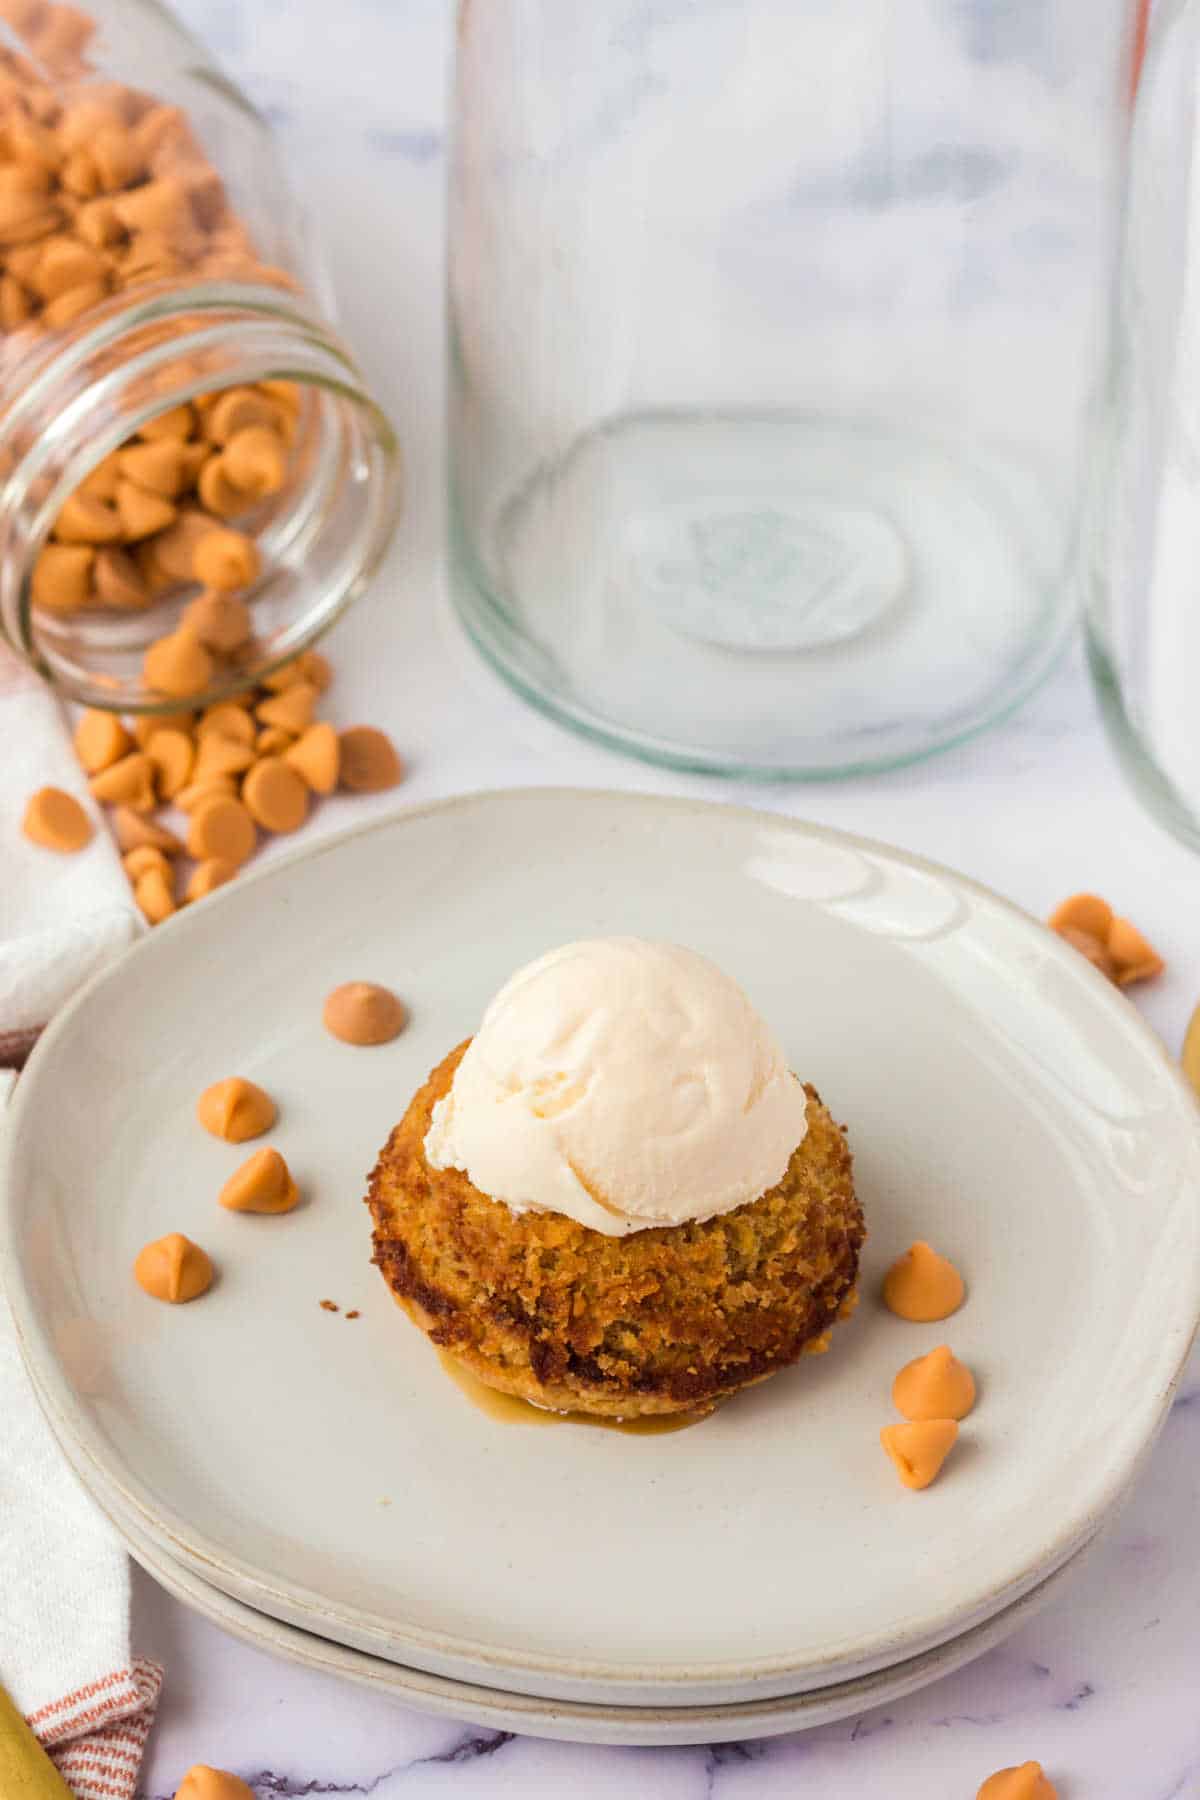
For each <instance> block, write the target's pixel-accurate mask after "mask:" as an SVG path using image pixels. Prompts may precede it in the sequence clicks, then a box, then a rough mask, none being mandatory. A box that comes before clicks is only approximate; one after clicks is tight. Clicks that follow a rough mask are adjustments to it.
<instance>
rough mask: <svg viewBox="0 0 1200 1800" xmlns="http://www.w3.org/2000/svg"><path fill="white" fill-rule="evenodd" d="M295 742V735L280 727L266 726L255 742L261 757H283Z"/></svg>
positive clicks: (256, 749)
mask: <svg viewBox="0 0 1200 1800" xmlns="http://www.w3.org/2000/svg"><path fill="white" fill-rule="evenodd" d="M295 741H296V740H295V737H294V736H293V734H292V733H291V732H290V731H284V730H283V729H282V727H280V726H279V725H264V726H263V729H262V730H261V731H260V732H259V734H258V736H257V737H256V738H255V740H254V748H255V751H256V753H257V754H258V755H259V756H282V755H283V753H284V751H285V750H289V749H290V748H291V746H292V745H293V744H294V743H295Z"/></svg>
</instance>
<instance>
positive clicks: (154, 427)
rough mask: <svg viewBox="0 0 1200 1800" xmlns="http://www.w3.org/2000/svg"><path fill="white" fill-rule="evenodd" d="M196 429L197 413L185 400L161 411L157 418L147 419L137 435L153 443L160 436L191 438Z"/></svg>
mask: <svg viewBox="0 0 1200 1800" xmlns="http://www.w3.org/2000/svg"><path fill="white" fill-rule="evenodd" d="M195 429H196V415H195V413H194V412H193V410H192V408H191V407H190V406H189V405H188V403H187V401H186V400H185V401H183V402H182V404H181V405H179V406H172V407H170V408H169V409H168V410H167V411H166V412H161V413H159V414H158V416H157V417H156V418H153V419H147V420H146V423H145V424H144V425H139V426H138V430H137V435H138V437H140V438H142V439H144V441H145V442H146V443H149V444H152V443H154V442H155V441H156V440H157V439H158V438H190V437H191V435H192V433H193V431H194V430H195Z"/></svg>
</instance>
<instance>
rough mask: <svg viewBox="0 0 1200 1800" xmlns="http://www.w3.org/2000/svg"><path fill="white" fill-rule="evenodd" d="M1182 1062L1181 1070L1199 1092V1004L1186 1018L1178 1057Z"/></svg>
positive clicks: (1198, 1092) (1199, 1092)
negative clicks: (1186, 1023) (1187, 1018)
mask: <svg viewBox="0 0 1200 1800" xmlns="http://www.w3.org/2000/svg"><path fill="white" fill-rule="evenodd" d="M1179 1060H1180V1062H1181V1063H1182V1064H1183V1072H1184V1074H1185V1075H1186V1076H1187V1078H1188V1080H1189V1081H1190V1082H1191V1084H1192V1086H1193V1087H1194V1088H1195V1090H1196V1092H1197V1094H1200V1006H1198V1007H1197V1008H1196V1010H1195V1012H1194V1013H1193V1014H1192V1016H1191V1018H1190V1019H1189V1020H1188V1028H1187V1030H1186V1031H1185V1033H1184V1035H1183V1050H1182V1052H1181V1054H1180V1058H1179Z"/></svg>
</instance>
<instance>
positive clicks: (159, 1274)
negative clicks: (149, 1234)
mask: <svg viewBox="0 0 1200 1800" xmlns="http://www.w3.org/2000/svg"><path fill="white" fill-rule="evenodd" d="M133 1273H134V1277H135V1279H136V1280H137V1283H138V1286H139V1287H140V1288H143V1289H144V1290H145V1292H146V1293H147V1294H149V1295H150V1296H151V1298H152V1299H154V1300H168V1301H170V1302H171V1304H172V1305H174V1306H178V1305H182V1304H183V1303H184V1302H185V1301H188V1300H197V1299H199V1297H200V1295H201V1294H205V1293H207V1292H208V1290H209V1288H210V1287H211V1286H212V1281H213V1266H212V1259H211V1258H210V1257H209V1256H208V1254H207V1253H206V1252H205V1251H203V1250H202V1249H201V1248H200V1246H199V1244H193V1242H192V1240H191V1238H188V1237H184V1235H183V1233H182V1231H171V1232H168V1233H167V1235H166V1237H161V1238H156V1239H155V1240H154V1242H153V1243H152V1244H146V1245H145V1246H144V1247H143V1248H142V1249H141V1250H139V1251H138V1253H137V1258H136V1260H135V1262H134V1265H133Z"/></svg>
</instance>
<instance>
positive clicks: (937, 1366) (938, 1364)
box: [892, 1344, 975, 1422]
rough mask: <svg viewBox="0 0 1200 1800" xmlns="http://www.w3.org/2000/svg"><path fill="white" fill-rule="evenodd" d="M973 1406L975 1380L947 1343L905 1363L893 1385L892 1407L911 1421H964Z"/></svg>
mask: <svg viewBox="0 0 1200 1800" xmlns="http://www.w3.org/2000/svg"><path fill="white" fill-rule="evenodd" d="M974 1404H975V1377H974V1376H973V1375H972V1373H971V1371H970V1369H968V1367H967V1365H966V1364H965V1363H961V1362H959V1360H958V1358H957V1356H955V1354H954V1352H953V1351H952V1350H951V1349H950V1346H949V1345H948V1344H939V1345H938V1347H937V1349H936V1350H931V1351H930V1352H929V1354H928V1355H927V1356H918V1357H916V1358H915V1359H914V1360H913V1361H912V1362H910V1363H906V1364H905V1365H904V1367H903V1368H902V1369H901V1371H900V1373H899V1374H898V1375H897V1377H896V1379H895V1381H894V1382H893V1383H892V1405H893V1406H894V1407H895V1408H896V1411H897V1412H898V1413H902V1414H903V1415H904V1417H905V1418H906V1419H908V1420H910V1421H913V1422H917V1421H921V1420H924V1419H965V1418H966V1416H967V1414H968V1413H969V1412H970V1410H971V1408H972V1407H973V1406H974Z"/></svg>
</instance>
